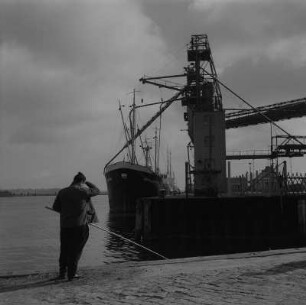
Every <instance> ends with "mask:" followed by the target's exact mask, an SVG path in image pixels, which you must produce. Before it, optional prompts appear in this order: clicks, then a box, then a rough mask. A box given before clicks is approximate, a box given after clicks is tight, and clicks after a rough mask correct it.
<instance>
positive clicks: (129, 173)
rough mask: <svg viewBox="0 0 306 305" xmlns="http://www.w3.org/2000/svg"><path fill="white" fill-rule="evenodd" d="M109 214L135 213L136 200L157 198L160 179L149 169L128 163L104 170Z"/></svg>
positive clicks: (116, 164)
mask: <svg viewBox="0 0 306 305" xmlns="http://www.w3.org/2000/svg"><path fill="white" fill-rule="evenodd" d="M105 178H106V183H107V191H108V198H109V207H110V212H116V213H135V210H136V202H137V199H139V198H143V197H151V196H157V195H158V193H159V190H160V183H161V180H160V177H159V176H158V175H157V174H155V173H154V172H153V171H152V170H151V169H149V168H148V167H145V166H141V165H138V164H132V163H129V162H117V163H114V164H111V165H109V166H107V167H106V168H105Z"/></svg>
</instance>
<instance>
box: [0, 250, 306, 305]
mask: <svg viewBox="0 0 306 305" xmlns="http://www.w3.org/2000/svg"><path fill="white" fill-rule="evenodd" d="M80 274H81V275H82V277H81V278H80V279H78V280H74V281H72V282H68V281H67V280H63V281H55V280H53V278H54V277H55V276H56V274H55V273H54V272H47V273H40V274H32V275H6V274H1V275H0V304H1V305H2V304H3V305H4V304H5V305H14V304H16V305H17V304H18V305H19V304H24V305H25V304H31V305H35V304H39V305H43V304H48V305H50V304H54V305H55V304H56V305H58V304H93V305H94V304H184V305H185V304H290V305H294V304H306V248H300V249H287V250H274V251H267V252H256V253H245V254H232V255H220V256H209V257H198V258H188V259H174V260H164V261H151V262H133V263H116V264H108V265H101V266H99V267H97V268H95V269H92V268H83V269H81V270H80Z"/></svg>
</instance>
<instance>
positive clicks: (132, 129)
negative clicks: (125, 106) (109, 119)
mask: <svg viewBox="0 0 306 305" xmlns="http://www.w3.org/2000/svg"><path fill="white" fill-rule="evenodd" d="M135 94H136V91H135V89H134V90H133V104H132V112H131V113H132V119H130V125H131V139H132V143H131V151H132V156H131V163H132V164H135V163H136V152H135V132H136V98H135Z"/></svg>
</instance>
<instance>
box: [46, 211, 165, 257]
mask: <svg viewBox="0 0 306 305" xmlns="http://www.w3.org/2000/svg"><path fill="white" fill-rule="evenodd" d="M45 208H46V209H47V210H50V211H53V212H56V211H55V210H54V209H52V208H50V207H48V206H46V207H45ZM89 225H90V226H92V227H95V228H96V229H99V230H102V231H104V232H107V233H109V234H111V235H114V236H116V237H119V238H121V239H123V240H125V241H127V242H129V243H131V244H134V245H136V246H138V247H140V248H142V249H144V250H147V251H149V252H151V253H153V254H155V255H157V256H159V257H161V258H162V259H168V258H167V257H165V256H163V255H161V254H159V253H157V252H155V251H153V250H151V249H149V248H147V247H145V246H143V245H141V244H139V243H136V242H135V241H133V240H130V239H128V238H126V237H124V236H122V235H120V234H117V233H114V232H112V231H110V230H107V229H105V228H103V227H100V226H98V225H96V224H94V223H89Z"/></svg>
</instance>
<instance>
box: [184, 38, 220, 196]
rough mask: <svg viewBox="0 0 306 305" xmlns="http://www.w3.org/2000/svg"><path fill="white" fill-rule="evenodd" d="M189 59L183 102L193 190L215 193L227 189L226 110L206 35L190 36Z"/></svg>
mask: <svg viewBox="0 0 306 305" xmlns="http://www.w3.org/2000/svg"><path fill="white" fill-rule="evenodd" d="M187 59H188V62H189V65H188V67H187V68H185V70H186V76H187V87H186V90H185V94H184V98H183V100H182V105H183V106H186V107H187V112H186V113H185V120H186V121H187V122H188V134H189V136H190V139H191V141H192V144H193V147H194V169H193V170H192V171H191V173H192V174H193V175H194V193H195V195H207V196H216V195H218V194H220V193H224V192H226V161H225V160H226V149H225V114H224V110H223V107H222V95H221V90H220V87H219V83H218V82H217V81H216V80H217V73H216V69H215V66H214V62H213V58H212V54H211V49H210V46H209V42H208V39H207V35H192V36H191V42H190V45H189V48H188V50H187ZM204 68H205V69H204ZM206 72H208V73H206Z"/></svg>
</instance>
